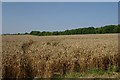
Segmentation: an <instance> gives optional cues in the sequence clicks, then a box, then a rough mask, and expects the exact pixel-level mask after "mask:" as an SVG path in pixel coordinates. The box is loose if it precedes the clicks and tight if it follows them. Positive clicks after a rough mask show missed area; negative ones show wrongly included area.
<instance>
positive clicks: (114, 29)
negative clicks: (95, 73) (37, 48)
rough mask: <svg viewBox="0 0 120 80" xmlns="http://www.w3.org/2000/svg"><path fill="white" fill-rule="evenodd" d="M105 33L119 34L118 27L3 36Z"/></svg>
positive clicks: (109, 26)
mask: <svg viewBox="0 0 120 80" xmlns="http://www.w3.org/2000/svg"><path fill="white" fill-rule="evenodd" d="M106 33H120V25H106V26H103V27H98V28H95V27H86V28H77V29H71V30H65V31H53V32H50V31H42V32H41V31H31V32H30V33H28V32H25V33H15V34H10V33H9V34H3V35H37V36H50V35H74V34H106Z"/></svg>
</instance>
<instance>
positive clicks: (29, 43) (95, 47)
mask: <svg viewBox="0 0 120 80" xmlns="http://www.w3.org/2000/svg"><path fill="white" fill-rule="evenodd" d="M2 56H3V57H2V66H3V67H2V76H3V79H5V78H18V79H19V78H28V77H29V78H56V77H59V78H106V77H111V78H113V77H114V78H119V77H120V54H119V52H118V34H86V35H64V36H32V35H5V36H2Z"/></svg>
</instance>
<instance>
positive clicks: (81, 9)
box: [2, 2, 118, 34]
mask: <svg viewBox="0 0 120 80" xmlns="http://www.w3.org/2000/svg"><path fill="white" fill-rule="evenodd" d="M2 9H3V10H2V11H3V12H2V13H3V29H2V33H3V34H6V33H25V32H28V33H29V32H30V31H50V32H51V31H64V30H69V29H76V28H84V27H101V26H105V25H117V24H118V3H117V2H72V3H70V2H38V3H36V2H32V3H30V2H10V3H9V2H3V3H2ZM10 27H11V28H10Z"/></svg>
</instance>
